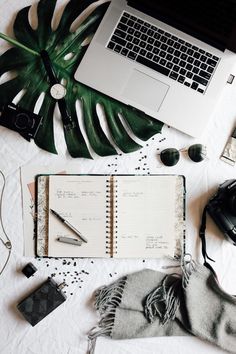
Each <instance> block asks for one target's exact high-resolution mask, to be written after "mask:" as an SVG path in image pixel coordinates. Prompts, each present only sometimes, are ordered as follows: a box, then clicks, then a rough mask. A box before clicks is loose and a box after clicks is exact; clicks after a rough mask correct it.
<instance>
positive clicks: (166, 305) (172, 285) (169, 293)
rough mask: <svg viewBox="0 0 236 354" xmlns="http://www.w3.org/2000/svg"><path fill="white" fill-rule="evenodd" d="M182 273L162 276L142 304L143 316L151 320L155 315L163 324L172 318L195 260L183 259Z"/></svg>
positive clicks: (193, 267) (174, 315) (193, 268)
mask: <svg viewBox="0 0 236 354" xmlns="http://www.w3.org/2000/svg"><path fill="white" fill-rule="evenodd" d="M181 267H182V275H180V274H176V273H173V274H169V275H166V276H165V277H164V279H163V280H162V283H161V285H160V286H158V287H157V288H156V289H155V290H153V291H152V292H151V293H150V294H149V295H148V297H147V299H146V302H145V305H144V313H145V317H146V318H147V319H148V320H149V321H150V322H153V321H154V320H155V318H156V317H158V318H159V319H160V322H161V323H162V324H163V325H164V324H166V323H167V322H168V321H169V320H174V319H175V317H176V312H177V310H178V309H179V306H180V294H181V292H182V291H183V289H185V288H186V287H187V286H188V283H189V278H190V275H191V274H192V272H193V271H194V270H195V262H194V261H193V260H192V259H191V258H190V261H183V264H182V266H181Z"/></svg>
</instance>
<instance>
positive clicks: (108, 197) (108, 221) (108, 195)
mask: <svg viewBox="0 0 236 354" xmlns="http://www.w3.org/2000/svg"><path fill="white" fill-rule="evenodd" d="M110 234H111V181H110V179H107V180H106V254H111V251H112V245H111V238H110Z"/></svg>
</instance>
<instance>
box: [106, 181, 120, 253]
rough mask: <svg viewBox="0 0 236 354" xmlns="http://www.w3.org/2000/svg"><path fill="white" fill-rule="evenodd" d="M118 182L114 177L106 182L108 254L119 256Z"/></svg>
mask: <svg viewBox="0 0 236 354" xmlns="http://www.w3.org/2000/svg"><path fill="white" fill-rule="evenodd" d="M117 190H118V187H117V181H116V180H115V179H114V177H113V176H111V177H110V179H107V180H106V196H107V198H106V254H110V256H111V257H113V255H114V254H117V233H118V230H117V229H118V210H117V208H118V206H117Z"/></svg>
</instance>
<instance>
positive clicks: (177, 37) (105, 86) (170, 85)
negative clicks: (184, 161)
mask: <svg viewBox="0 0 236 354" xmlns="http://www.w3.org/2000/svg"><path fill="white" fill-rule="evenodd" d="M121 21H122V22H121ZM129 21H131V22H129ZM128 22H129V23H131V24H132V25H133V22H134V23H135V24H134V25H135V26H136V28H134V30H135V31H136V32H133V33H132V34H131V36H130V37H127V36H128V35H129V33H128V32H127V33H126V32H125V30H126V29H127V24H128ZM138 25H141V27H139V26H138ZM145 26H147V30H146V27H145ZM144 27H145V28H144ZM141 29H142V31H144V32H141ZM115 31H116V32H115ZM117 31H118V32H117ZM130 31H131V30H130ZM145 31H146V32H145ZM131 32H132V31H131ZM140 32H141V35H139V33H140ZM152 32H154V33H152ZM135 33H136V34H137V35H139V37H138V40H134V37H135ZM143 34H144V36H143ZM145 35H146V36H147V38H146V37H145ZM151 35H152V36H153V37H152V36H151ZM159 35H160V36H159ZM166 36H167V40H166V39H165V38H164V37H166ZM131 37H132V38H131ZM124 38H125V39H124ZM126 38H128V39H131V44H129V45H128V44H127V43H128V41H126ZM152 38H153V39H154V42H153V40H152ZM143 39H146V41H145V40H143ZM160 40H163V41H164V42H161V45H160V44H159V43H160ZM114 41H115V42H114ZM133 41H134V42H135V43H133ZM141 42H142V43H141ZM143 42H145V43H146V46H145V47H144V43H143ZM149 42H150V43H149ZM140 44H141V46H143V47H144V50H146V49H147V46H148V45H149V47H148V49H150V50H149V51H148V50H147V51H146V53H145V52H144V51H142V52H141V50H142V49H143V48H142V47H140V48H136V47H139V45H140ZM155 44H156V45H157V46H158V45H159V47H156V46H155ZM170 44H172V45H170ZM173 45H174V47H173ZM178 45H180V47H179V46H178ZM127 46H128V47H127ZM116 47H117V50H116ZM129 47H130V48H131V49H129ZM134 47H135V50H136V52H135V51H134ZM151 47H152V48H151ZM155 47H156V49H154V48H155ZM170 47H173V48H174V52H173V51H172V49H170ZM185 47H186V48H187V49H186V50H185ZM181 48H182V49H183V50H185V51H184V52H182V51H181V50H180V49H181ZM127 50H128V52H127ZM163 52H165V56H164V54H163ZM178 52H180V53H181V54H179V53H178ZM132 53H133V54H132ZM140 53H141V54H140ZM175 53H176V54H177V59H174V57H175V55H174V54H175ZM188 53H189V54H188ZM184 54H185V55H184ZM160 55H162V56H164V58H163V57H161V56H160ZM167 55H168V59H170V60H167ZM190 57H191V58H193V59H191V60H190ZM204 57H205V58H206V59H205V58H204ZM201 58H202V59H204V60H205V61H203V62H202V61H201ZM162 59H163V60H162ZM178 59H179V61H178ZM199 60H200V64H199V62H198V61H199ZM180 61H182V62H181V63H180ZM184 61H185V64H184ZM235 62H236V54H235V53H234V52H232V51H230V50H227V49H226V50H224V51H222V50H220V49H217V48H215V47H213V46H211V45H209V44H207V43H205V42H203V41H201V40H199V39H196V38H195V37H193V36H191V35H189V34H186V33H185V32H183V31H180V30H178V29H176V28H175V27H173V26H171V25H169V24H166V23H164V22H162V21H160V20H157V19H156V18H153V17H151V16H149V15H146V14H144V13H143V12H142V11H139V10H137V9H135V8H133V7H131V6H129V5H128V4H127V2H126V1H125V0H112V2H111V4H110V6H109V8H108V10H107V12H106V14H105V16H104V18H103V20H102V22H101V24H100V26H99V28H98V30H97V32H96V34H95V36H94V38H93V39H92V41H91V43H90V45H89V48H88V50H87V52H86V54H85V56H84V58H83V60H82V62H81V63H80V65H79V67H78V69H77V71H76V73H75V79H76V80H78V81H80V82H82V83H83V84H85V85H88V86H90V87H92V88H94V89H96V90H98V91H100V92H102V93H104V94H106V95H108V96H110V97H113V98H114V99H117V100H118V101H121V102H123V103H125V104H127V105H130V106H133V107H135V108H137V109H139V110H140V111H143V112H145V113H146V114H148V115H150V116H152V117H154V118H156V119H158V120H160V121H162V122H164V123H166V124H167V125H170V126H172V127H174V128H176V129H178V130H180V131H182V132H184V133H186V134H188V135H190V136H193V137H199V136H200V135H201V134H202V132H203V130H204V128H205V127H206V125H207V123H208V121H209V119H210V117H211V115H212V112H213V110H214V108H215V106H216V103H217V100H218V98H219V95H220V94H221V92H222V90H223V89H224V87H225V86H226V85H227V80H228V78H229V76H230V74H232V69H233V66H234V64H235ZM194 63H196V65H197V64H198V65H197V66H196V68H195V69H194ZM204 63H205V65H203V64H204ZM146 64H147V65H148V66H147V65H146ZM172 64H173V65H172ZM180 64H181V65H182V66H181V65H180ZM171 65H172V66H171ZM175 65H177V66H179V68H180V69H179V72H177V73H176V72H175V71H174V68H175V69H177V67H175ZM187 65H188V66H187ZM156 68H157V69H158V71H157V70H156ZM186 68H188V69H186ZM181 69H182V70H181ZM189 69H191V70H189ZM192 70H195V72H192ZM181 73H182V74H183V75H182V74H181ZM176 74H177V77H176ZM191 74H192V77H190V76H191ZM188 76H189V77H188Z"/></svg>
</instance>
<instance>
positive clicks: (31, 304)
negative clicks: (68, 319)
mask: <svg viewBox="0 0 236 354" xmlns="http://www.w3.org/2000/svg"><path fill="white" fill-rule="evenodd" d="M64 286H65V283H62V284H60V285H58V284H57V283H56V282H55V281H54V280H53V279H52V278H48V279H47V280H46V281H45V282H44V283H43V284H42V285H41V286H40V287H39V288H37V289H36V290H35V291H34V292H33V293H31V294H30V295H29V296H27V297H26V298H25V299H24V300H22V301H21V302H20V303H19V304H18V305H17V308H18V310H19V311H20V312H21V313H22V315H23V316H24V318H25V319H26V320H27V321H28V322H29V323H30V324H31V325H32V326H35V325H36V324H37V323H38V322H40V321H41V320H42V319H43V318H44V317H46V316H47V315H49V313H51V312H52V311H53V310H55V309H56V308H57V307H58V306H59V305H61V304H62V303H63V302H64V301H65V300H66V296H65V294H64V293H63V292H62V291H61V290H62V288H63V287H64Z"/></svg>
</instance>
